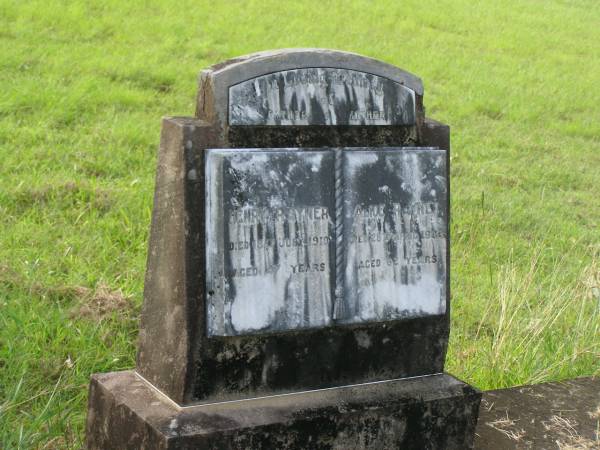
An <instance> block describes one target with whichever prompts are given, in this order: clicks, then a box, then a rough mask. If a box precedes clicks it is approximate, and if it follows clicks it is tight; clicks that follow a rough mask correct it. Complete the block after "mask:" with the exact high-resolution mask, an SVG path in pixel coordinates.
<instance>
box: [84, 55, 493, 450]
mask: <svg viewBox="0 0 600 450" xmlns="http://www.w3.org/2000/svg"><path fill="white" fill-rule="evenodd" d="M449 151H450V145H449V128H448V127H447V126H446V125H443V124H441V123H438V122H436V121H433V120H431V119H428V118H426V117H425V114H424V108H423V86H422V83H421V81H420V80H419V79H418V78H417V77H415V76H414V75H411V74H409V73H407V72H405V71H403V70H401V69H399V68H397V67H394V66H391V65H389V64H386V63H383V62H380V61H377V60H373V59H370V58H366V57H363V56H359V55H356V54H351V53H345V52H338V51H330V50H320V49H292V50H281V51H274V52H264V53H258V54H253V55H249V56H245V57H241V58H237V59H233V60H229V61H226V62H224V63H221V64H217V65H215V66H212V67H211V68H209V69H207V70H205V71H203V72H202V73H201V75H200V79H199V90H198V99H197V109H196V117H194V118H183V117H169V118H165V119H164V120H163V124H162V134H161V144H160V151H159V156H158V170H157V177H156V189H155V197H154V209H153V216H152V225H151V235H150V243H149V252H148V263H147V272H146V280H145V289H144V306H143V309H142V318H141V329H140V336H139V347H138V356H137V366H136V369H135V371H126V372H118V373H109V374H98V375H94V376H93V377H92V382H91V385H90V399H89V411H88V421H87V445H88V448H90V449H105V448H152V449H154V448H157V449H159V448H160V449H175V448H177V449H184V448H185V449H192V448H194V449H200V448H207V449H208V448H210V449H213V448H214V449H217V448H219V449H221V448H229V449H271V448H282V449H283V448H290V449H292V448H294V449H296V448H311V449H313V448H315V449H353V448H369V449H379V448H400V447H401V448H406V449H413V448H414V449H424V448H448V449H465V448H470V447H471V446H472V442H473V432H474V427H475V424H476V421H477V413H478V408H479V402H480V398H481V394H480V392H479V391H477V390H476V389H474V388H472V387H470V386H469V385H467V384H465V383H463V382H461V381H460V380H457V379H456V378H454V377H452V376H451V375H448V374H445V373H444V359H445V355H446V349H447V345H448V335H449V317H450V315H449V314H450V292H449V269H450V265H449V261H450V259H449V226H448V224H449V200H450V197H449V176H448V174H449V165H448V163H449Z"/></svg>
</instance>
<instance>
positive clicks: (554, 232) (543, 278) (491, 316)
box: [0, 0, 600, 449]
mask: <svg viewBox="0 0 600 450" xmlns="http://www.w3.org/2000/svg"><path fill="white" fill-rule="evenodd" d="M88 3H89V2H83V1H72V2H69V3H68V4H63V3H59V2H39V1H30V2H19V1H10V0H4V1H0V447H2V448H7V449H9V448H10V449H12V448H46V449H50V448H60V449H62V448H79V446H80V445H81V439H82V426H83V420H84V415H85V400H86V389H87V383H88V379H89V375H90V373H92V372H105V371H109V370H121V369H125V368H130V367H132V366H133V364H134V362H133V360H134V354H135V340H136V333H137V311H138V310H139V305H140V303H141V295H142V294H141V293H142V287H143V273H144V265H145V252H146V239H147V232H148V229H149V218H150V212H151V202H152V192H153V176H154V170H155V155H156V149H157V146H158V140H159V131H160V117H161V116H163V115H177V114H179V115H191V114H193V110H194V100H195V91H196V75H197V73H198V71H199V70H200V69H201V68H203V67H205V66H208V65H210V64H212V63H215V62H218V61H221V60H224V59H226V58H229V57H232V56H236V55H240V54H245V53H250V52H253V51H257V50H262V49H267V48H277V47H298V46H302V47H330V48H338V49H342V50H349V51H354V52H358V53H362V54H365V55H368V56H372V57H375V58H379V59H382V60H384V61H388V62H390V63H393V64H396V65H398V66H400V67H402V68H404V69H406V70H408V71H410V72H413V73H415V74H417V75H419V76H420V77H421V78H422V79H423V80H424V83H425V104H426V107H427V114H428V115H429V116H431V117H434V118H437V119H438V120H441V121H443V122H446V123H449V124H450V125H451V126H452V143H453V154H452V213H453V219H452V220H453V222H452V264H453V266H452V296H453V302H454V303H453V305H454V306H453V332H452V333H453V334H452V341H451V347H450V351H449V356H448V369H449V371H451V372H452V373H454V374H455V375H457V376H459V377H461V378H463V379H466V380H467V381H469V382H471V383H473V384H475V385H477V386H478V387H481V388H484V389H487V388H498V387H504V386H510V385H515V384H522V383H529V382H533V381H544V380H556V379H563V378H568V377H574V376H579V375H592V374H594V373H598V371H599V368H598V358H599V356H600V348H599V346H600V344H599V340H600V338H599V322H600V318H599V311H600V306H599V304H600V274H599V270H600V269H599V267H600V266H599V263H598V253H599V252H600V247H599V245H600V231H599V228H600V202H599V201H598V195H599V188H598V182H599V175H598V172H599V169H600V139H599V136H600V120H599V118H600V89H599V88H598V86H599V85H600V58H598V42H600V27H598V23H600V6H599V5H598V2H596V1H595V0H579V1H578V0H571V1H533V0H532V1H528V2H522V1H516V0H511V1H505V2H492V1H484V2H477V3H474V2H468V1H466V0H459V1H443V2H438V1H436V2H434V1H421V0H420V1H416V0H414V1H412V0H410V1H403V2H396V1H377V2H366V1H365V2H336V3H332V4H328V5H325V4H324V3H323V2H313V1H306V2H294V3H292V2H278V1H268V2H266V1H256V2H218V4H217V2H206V1H194V2H191V1H190V2H186V1H178V2H160V4H157V5H153V6H148V5H146V2H139V1H138V2H136V1H130V2H116V1H112V2H110V1H106V2H96V3H95V4H94V5H93V6H89V5H88Z"/></svg>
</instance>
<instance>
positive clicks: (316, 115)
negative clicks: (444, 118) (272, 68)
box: [229, 68, 415, 125]
mask: <svg viewBox="0 0 600 450" xmlns="http://www.w3.org/2000/svg"><path fill="white" fill-rule="evenodd" d="M414 123H415V93H414V91H413V90H411V89H409V88H408V87H406V86H404V85H402V84H400V83H396V82H394V81H392V80H390V79H387V78H383V77H380V76H377V75H373V74H370V73H365V72H359V71H355V70H349V69H334V68H304V69H293V70H286V71H281V72H276V73H272V74H267V75H262V76H260V77H257V78H252V79H250V80H246V81H243V82H242V83H239V84H236V85H234V86H231V88H230V89H229V124H230V125H413V124H414Z"/></svg>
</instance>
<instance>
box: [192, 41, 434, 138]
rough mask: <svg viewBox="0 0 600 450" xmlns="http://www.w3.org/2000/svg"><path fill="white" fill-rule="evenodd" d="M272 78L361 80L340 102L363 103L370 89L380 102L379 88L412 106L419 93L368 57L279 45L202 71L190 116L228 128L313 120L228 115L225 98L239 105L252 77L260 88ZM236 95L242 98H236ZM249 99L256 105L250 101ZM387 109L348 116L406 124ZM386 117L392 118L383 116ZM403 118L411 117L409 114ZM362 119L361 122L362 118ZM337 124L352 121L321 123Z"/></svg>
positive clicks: (400, 73) (405, 75)
mask: <svg viewBox="0 0 600 450" xmlns="http://www.w3.org/2000/svg"><path fill="white" fill-rule="evenodd" d="M328 69H329V70H328ZM278 76H279V79H280V80H281V79H288V80H289V79H290V77H291V79H292V80H293V79H294V77H307V76H309V77H319V76H321V77H327V83H328V86H327V88H329V87H330V86H329V85H331V77H354V79H358V80H359V82H362V83H366V84H365V86H367V87H366V88H363V89H362V90H361V89H360V88H359V89H357V91H358V93H354V94H352V93H350V98H347V99H346V100H345V101H347V102H350V101H355V102H356V101H358V102H360V101H363V102H364V97H365V96H369V95H371V94H370V91H371V92H375V94H374V96H375V97H376V98H375V102H377V101H379V102H380V103H382V104H383V101H384V98H383V97H384V95H383V91H384V89H385V90H386V91H387V92H391V93H392V98H393V99H394V101H395V102H397V103H398V104H401V103H403V101H404V100H397V97H399V98H401V99H404V98H408V97H411V98H408V101H409V102H408V104H411V105H412V108H414V104H415V99H414V97H415V95H416V96H419V97H420V96H422V95H423V84H422V82H421V80H420V79H419V78H418V77H417V76H415V75H413V74H411V73H409V72H406V71H404V70H402V69H400V68H398V67H395V66H393V65H391V64H388V63H385V62H382V61H379V60H376V59H373V58H368V57H365V56H361V55H358V54H356V53H349V52H342V51H337V50H328V49H282V50H275V51H265V52H259V53H253V54H250V55H247V56H242V57H238V58H234V59H230V60H228V61H225V62H222V63H219V64H216V65H214V66H212V67H210V68H208V69H206V70H204V71H202V72H201V74H200V80H199V83H200V86H199V92H198V104H197V111H196V116H197V117H198V118H200V119H203V120H206V121H207V122H211V123H217V124H218V125H219V126H220V127H222V128H226V127H228V126H229V125H230V121H231V122H232V124H234V125H273V124H277V125H279V124H282V125H285V124H306V125H310V124H315V123H314V121H313V122H311V120H310V118H309V119H308V120H304V122H302V121H300V123H297V121H288V122H291V123H285V120H284V123H280V121H279V120H278V121H276V123H274V120H270V121H268V122H267V121H266V120H263V119H260V120H258V121H254V122H252V121H248V123H244V121H243V120H242V121H239V120H238V119H236V117H233V116H232V115H231V112H230V104H231V103H230V102H231V101H232V98H233V97H234V96H237V97H235V101H236V102H237V103H239V102H240V99H241V102H242V103H243V102H244V100H243V99H244V98H245V97H244V96H243V95H242V93H243V91H244V88H245V89H246V91H248V86H250V85H251V84H252V83H253V82H254V81H255V80H258V81H260V82H261V83H262V85H263V86H265V85H267V86H269V84H268V83H275V82H276V81H275V80H276V78H277V77H278ZM357 77H358V78H357ZM361 77H362V78H361ZM346 79H347V78H346ZM258 81H257V83H258ZM265 83H267V84H265ZM258 86H259V85H258V84H257V87H258ZM377 89H379V90H380V91H381V96H380V97H381V98H377V95H376V91H377ZM298 94H299V96H300V97H301V96H302V93H301V92H298ZM240 95H242V96H241V97H240ZM338 97H339V96H338ZM357 98H358V100H357ZM361 99H362V100H361ZM254 100H255V103H256V99H254ZM300 101H301V100H300ZM371 101H372V100H371ZM385 101H387V103H388V104H389V100H388V99H385ZM249 102H250V103H251V102H252V100H249ZM309 109H310V108H309ZM380 109H381V108H380ZM389 109H390V108H389V105H388V107H387V110H388V113H386V115H385V117H383V115H382V119H381V120H377V119H378V116H377V115H373V114H372V113H371V112H369V111H366V112H364V114H363V115H362V116H360V114H359V117H358V119H357V117H356V116H355V117H354V119H355V122H356V120H359V121H360V120H363V123H362V124H363V125H370V124H372V125H380V124H383V125H385V124H388V123H386V121H387V122H390V121H391V122H393V123H394V124H407V123H406V114H404V115H403V114H402V113H398V114H393V115H391V114H390V113H389ZM396 109H398V108H396ZM251 112H254V111H251ZM309 112H310V111H309ZM332 114H333V113H332ZM414 114H415V112H414V111H413V113H412V115H413V116H414ZM333 115H335V114H333ZM237 117H239V116H237ZM388 117H392V118H391V119H389V118H388ZM402 117H404V119H402ZM408 117H411V114H410V113H409V114H408ZM284 118H285V114H284ZM365 118H366V123H365V122H364V120H365ZM236 120H237V122H236ZM263 122H264V123H263ZM338 123H343V124H353V123H352V122H351V121H350V122H349V118H348V117H346V118H344V119H342V122H340V121H338V122H336V119H335V117H334V118H333V119H328V121H326V122H325V123H323V124H326V125H335V124H338ZM389 124H391V123H389Z"/></svg>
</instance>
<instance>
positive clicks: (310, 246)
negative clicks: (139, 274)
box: [206, 149, 334, 336]
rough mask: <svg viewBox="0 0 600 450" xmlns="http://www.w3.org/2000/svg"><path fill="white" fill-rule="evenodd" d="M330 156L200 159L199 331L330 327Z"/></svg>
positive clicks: (214, 153)
mask: <svg viewBox="0 0 600 450" xmlns="http://www.w3.org/2000/svg"><path fill="white" fill-rule="evenodd" d="M333 163H334V154H333V151H331V150H322V151H304V150H302V151H301V150H298V149H271V150H247V149H243V150H208V151H207V156H206V189H207V204H206V236H207V238H206V259H207V331H208V335H209V336H233V335H241V334H250V333H261V332H270V331H280V330H292V329H298V328H308V327H320V326H326V325H329V324H330V322H331V315H332V310H333V304H332V298H333V278H332V277H331V272H332V271H331V267H332V263H333V261H334V259H333V258H334V251H333V249H334V247H333V245H334V240H333V231H334V223H333V218H332V214H333V209H334V192H333V189H334V183H333V179H332V174H333V171H334V166H333Z"/></svg>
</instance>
